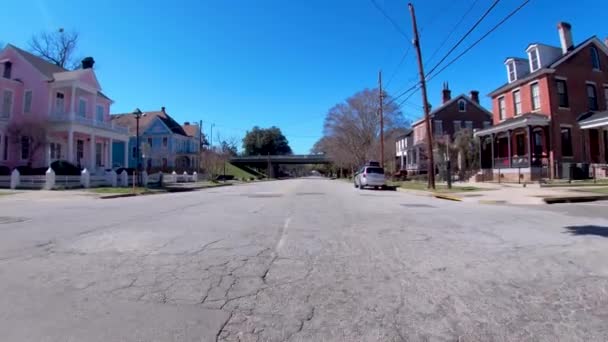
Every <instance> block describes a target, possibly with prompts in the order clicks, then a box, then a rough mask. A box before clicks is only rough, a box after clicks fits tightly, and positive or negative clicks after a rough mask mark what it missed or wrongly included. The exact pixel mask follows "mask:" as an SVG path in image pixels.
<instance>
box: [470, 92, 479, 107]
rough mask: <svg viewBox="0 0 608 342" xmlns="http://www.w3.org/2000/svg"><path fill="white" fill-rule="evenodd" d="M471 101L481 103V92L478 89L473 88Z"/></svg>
mask: <svg viewBox="0 0 608 342" xmlns="http://www.w3.org/2000/svg"><path fill="white" fill-rule="evenodd" d="M471 101H473V102H475V103H477V104H479V92H478V91H477V90H471Z"/></svg>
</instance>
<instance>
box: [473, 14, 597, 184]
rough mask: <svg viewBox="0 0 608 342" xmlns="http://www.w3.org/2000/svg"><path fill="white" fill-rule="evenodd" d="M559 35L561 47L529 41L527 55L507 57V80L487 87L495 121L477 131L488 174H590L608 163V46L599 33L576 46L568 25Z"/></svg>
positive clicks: (511, 176) (561, 27)
mask: <svg viewBox="0 0 608 342" xmlns="http://www.w3.org/2000/svg"><path fill="white" fill-rule="evenodd" d="M558 33H559V38H560V42H561V46H560V47H556V46H550V45H546V44H541V43H532V44H529V45H528V47H527V49H526V54H527V57H528V58H527V59H526V58H519V57H509V58H507V59H506V60H505V67H506V76H507V83H505V84H504V85H502V86H500V87H498V89H496V90H494V91H493V92H491V93H490V96H491V97H492V104H493V105H492V107H493V121H494V126H493V127H491V128H488V129H485V130H481V131H479V132H477V133H476V136H477V137H479V138H480V139H481V141H482V144H481V146H482V160H481V163H482V168H484V169H487V170H488V171H489V172H485V173H486V175H485V176H484V177H485V179H490V178H492V179H496V177H497V169H501V174H502V176H501V177H502V178H503V179H506V180H511V181H517V179H518V177H521V178H522V179H525V180H537V179H540V178H548V177H551V178H565V177H569V176H570V172H572V173H573V174H574V175H575V176H577V177H587V176H588V175H589V171H588V170H587V168H588V166H589V164H593V163H606V162H607V160H608V133H607V131H606V128H607V127H608V47H607V46H606V44H605V43H602V42H601V41H600V40H599V39H597V38H596V37H595V36H594V37H590V38H588V39H586V40H584V41H583V42H581V43H580V44H578V45H575V44H574V41H573V38H572V32H571V26H570V24H568V23H564V22H562V23H559V24H558ZM574 163H584V164H583V165H581V164H579V165H578V166H576V165H574ZM571 165H572V166H575V167H572V168H571ZM491 170H493V171H491ZM488 176H489V177H488Z"/></svg>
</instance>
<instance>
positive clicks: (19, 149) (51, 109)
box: [0, 44, 128, 173]
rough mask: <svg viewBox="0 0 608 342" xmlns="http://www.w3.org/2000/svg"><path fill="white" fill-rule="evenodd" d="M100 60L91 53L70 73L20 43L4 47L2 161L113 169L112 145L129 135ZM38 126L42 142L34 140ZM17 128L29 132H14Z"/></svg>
mask: <svg viewBox="0 0 608 342" xmlns="http://www.w3.org/2000/svg"><path fill="white" fill-rule="evenodd" d="M94 63H95V62H94V60H93V58H91V57H88V58H85V59H84V60H83V61H82V66H81V68H79V69H77V70H73V71H69V70H66V69H64V68H62V67H59V66H57V65H55V64H52V63H49V62H47V61H46V60H44V59H42V58H40V57H37V56H34V55H32V54H31V53H29V52H26V51H24V50H21V49H19V48H18V47H16V46H14V45H10V44H9V45H7V46H6V47H5V48H4V49H3V50H2V51H0V70H1V71H2V74H1V75H0V76H1V77H0V96H1V97H2V106H1V108H0V165H4V166H8V167H11V168H12V167H16V166H21V165H27V164H31V165H30V166H32V167H47V166H49V165H50V163H52V162H53V161H55V160H67V161H69V162H71V163H73V164H75V165H79V166H81V167H83V168H84V167H86V168H88V169H89V171H90V172H92V173H95V172H96V171H97V170H99V171H102V170H103V169H106V168H110V167H111V160H112V159H113V156H112V152H113V151H112V148H111V146H112V145H113V143H114V142H117V141H122V142H124V141H127V139H128V136H127V130H126V128H124V127H121V126H117V125H114V124H113V123H112V122H111V120H110V114H109V113H110V106H111V105H112V103H113V102H112V100H111V99H110V98H109V97H107V96H106V95H104V94H103V93H102V92H101V85H100V84H99V82H98V80H97V77H96V75H95V71H94V70H93V65H94ZM20 125H21V126H23V127H21V129H19V130H15V129H13V130H12V132H13V133H11V132H9V127H19V126H20ZM26 126H29V127H26ZM34 126H36V127H39V128H40V129H38V132H37V134H38V135H40V137H39V138H38V140H39V142H42V143H36V144H35V143H34V138H33V137H32V135H33V134H34V133H36V132H32V127H34ZM15 131H20V132H28V131H29V133H23V134H24V135H23V136H18V137H15V136H11V134H15ZM28 134H29V135H28ZM44 138H46V139H44ZM34 145H38V147H39V148H35V146H34Z"/></svg>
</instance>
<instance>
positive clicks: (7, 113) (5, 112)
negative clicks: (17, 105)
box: [0, 89, 13, 118]
mask: <svg viewBox="0 0 608 342" xmlns="http://www.w3.org/2000/svg"><path fill="white" fill-rule="evenodd" d="M12 111H13V91H12V90H9V89H4V91H3V92H2V113H0V117H3V118H10V117H11V113H12Z"/></svg>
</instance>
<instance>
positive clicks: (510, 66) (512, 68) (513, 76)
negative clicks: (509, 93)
mask: <svg viewBox="0 0 608 342" xmlns="http://www.w3.org/2000/svg"><path fill="white" fill-rule="evenodd" d="M507 70H508V72H509V83H511V82H513V81H515V80H516V79H517V75H516V74H515V63H513V62H511V63H509V64H507Z"/></svg>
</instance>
